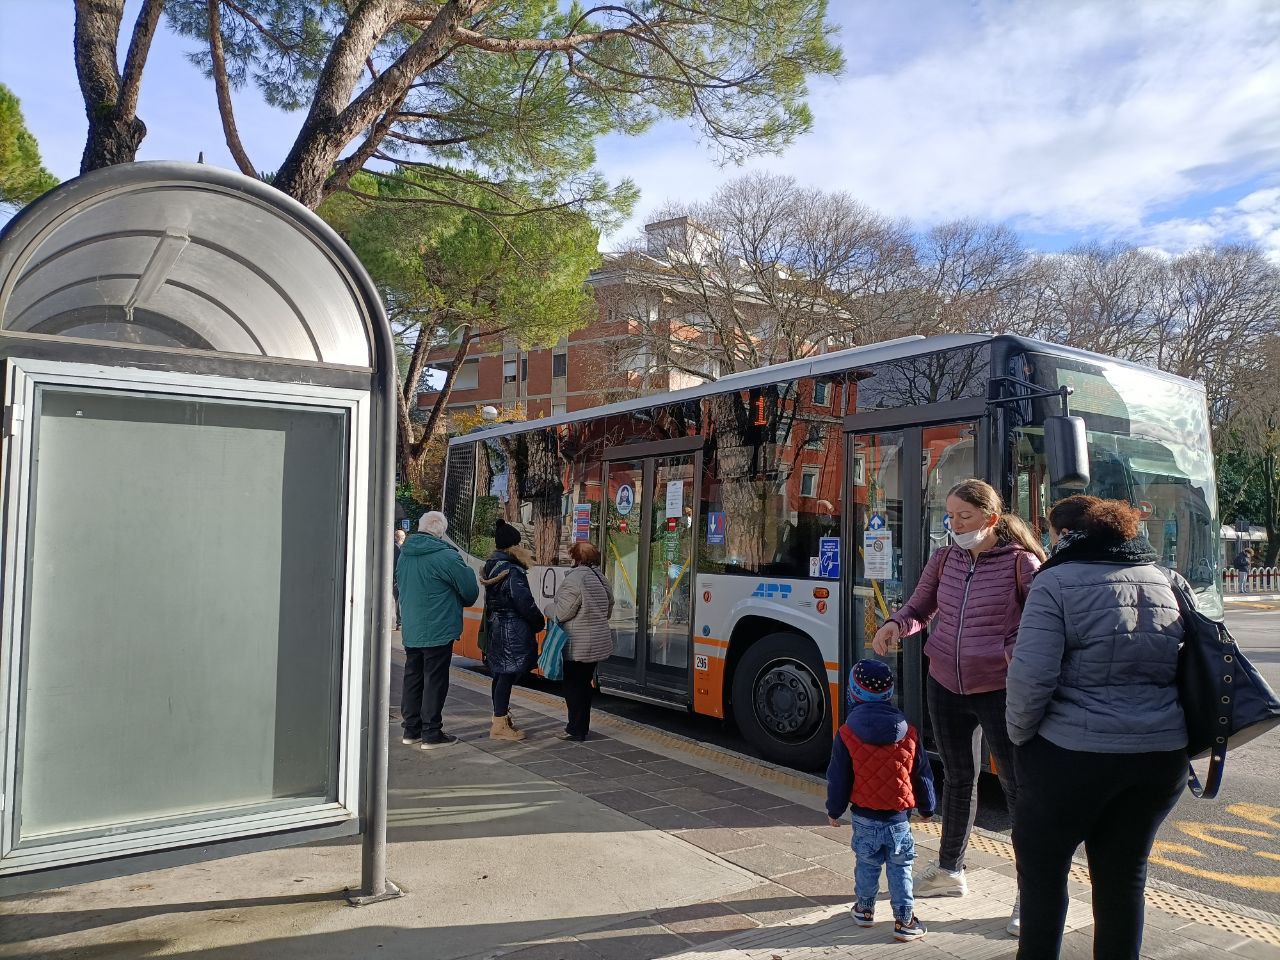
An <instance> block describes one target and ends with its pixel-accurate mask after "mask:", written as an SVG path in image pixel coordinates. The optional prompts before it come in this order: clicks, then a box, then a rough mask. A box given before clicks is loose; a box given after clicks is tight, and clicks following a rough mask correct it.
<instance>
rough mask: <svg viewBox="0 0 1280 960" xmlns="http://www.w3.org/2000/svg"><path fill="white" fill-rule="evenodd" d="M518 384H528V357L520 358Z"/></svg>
mask: <svg viewBox="0 0 1280 960" xmlns="http://www.w3.org/2000/svg"><path fill="white" fill-rule="evenodd" d="M520 382H521V383H528V382H529V358H528V357H521V358H520Z"/></svg>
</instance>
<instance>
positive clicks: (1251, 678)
mask: <svg viewBox="0 0 1280 960" xmlns="http://www.w3.org/2000/svg"><path fill="white" fill-rule="evenodd" d="M1165 576H1167V577H1169V583H1170V585H1171V586H1172V587H1173V592H1174V594H1175V595H1176V596H1177V598H1178V609H1179V611H1180V612H1181V613H1182V623H1183V627H1184V631H1185V634H1184V637H1183V641H1182V648H1181V649H1180V650H1179V651H1178V701H1179V702H1180V703H1181V704H1182V712H1183V713H1184V714H1185V715H1186V718H1187V757H1188V759H1189V761H1190V760H1198V759H1201V758H1202V757H1208V758H1209V772H1208V773H1207V774H1206V775H1205V781H1204V785H1203V786H1201V784H1200V778H1199V777H1198V776H1197V775H1196V771H1195V768H1194V767H1192V765H1191V764H1190V762H1188V763H1187V785H1188V786H1189V787H1190V789H1191V792H1192V793H1193V794H1195V796H1197V797H1203V798H1206V799H1209V800H1212V799H1213V798H1214V797H1216V796H1217V795H1218V789H1219V788H1220V787H1221V786H1222V773H1223V769H1224V768H1225V767H1226V762H1227V751H1228V750H1229V749H1231V748H1232V747H1239V746H1242V745H1243V744H1246V743H1248V742H1249V741H1250V740H1253V739H1254V738H1255V737H1259V736H1261V735H1262V734H1264V733H1266V732H1267V731H1268V730H1270V729H1271V728H1272V727H1274V726H1276V725H1277V724H1280V699H1277V698H1276V695H1275V691H1273V690H1272V689H1271V687H1270V686H1269V685H1268V683H1267V681H1266V680H1264V679H1263V677H1262V675H1261V674H1260V673H1258V670H1257V668H1256V667H1254V665H1253V664H1252V663H1250V662H1249V660H1248V658H1246V657H1245V655H1244V654H1242V653H1241V652H1240V647H1239V645H1238V644H1237V643H1236V641H1235V638H1234V637H1232V636H1231V633H1230V631H1228V630H1227V625H1226V624H1225V623H1223V622H1222V621H1220V620H1214V619H1212V618H1211V617H1207V616H1205V615H1204V614H1203V613H1201V612H1200V609H1199V607H1197V606H1196V599H1195V596H1194V595H1193V594H1192V593H1191V590H1190V588H1189V587H1188V586H1187V584H1186V581H1184V580H1183V579H1182V578H1181V577H1177V576H1172V575H1170V573H1169V571H1167V570H1166V571H1165Z"/></svg>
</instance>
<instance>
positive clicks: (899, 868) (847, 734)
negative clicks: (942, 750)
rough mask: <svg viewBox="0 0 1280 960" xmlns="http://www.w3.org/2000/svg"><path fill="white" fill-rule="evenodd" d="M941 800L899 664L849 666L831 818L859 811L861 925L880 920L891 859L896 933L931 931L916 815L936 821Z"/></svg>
mask: <svg viewBox="0 0 1280 960" xmlns="http://www.w3.org/2000/svg"><path fill="white" fill-rule="evenodd" d="M936 805H937V799H936V797H935V795H934V790H933V771H932V770H931V769H930V768H929V755H928V754H927V753H925V750H924V745H923V744H921V743H920V735H919V734H918V733H917V732H916V728H915V727H913V726H911V724H909V723H907V718H906V717H904V716H903V715H902V711H901V710H899V709H898V708H897V707H895V706H894V705H893V673H892V671H890V669H889V668H888V667H887V666H886V665H885V664H883V663H881V662H880V661H879V660H859V661H858V662H857V663H856V664H854V667H853V670H851V671H850V673H849V716H848V719H847V720H845V722H844V723H843V724H842V725H841V726H840V735H839V736H838V737H836V738H835V743H833V744H832V745H831V765H830V766H829V767H828V768H827V819H828V820H829V821H830V823H831V825H832V826H833V827H837V826H839V825H840V817H841V816H842V815H843V814H844V812H845V810H846V809H851V810H852V813H853V852H854V855H855V856H856V858H857V867H856V869H855V880H854V894H855V896H856V897H857V900H856V902H855V903H854V905H853V906H852V907H850V908H849V912H850V914H851V915H852V916H853V919H854V921H855V922H856V923H857V924H858V926H860V927H869V926H871V925H872V924H873V923H874V922H875V909H876V893H877V891H878V890H879V889H880V868H881V867H882V866H883V867H884V868H885V870H886V872H887V873H888V875H889V902H890V903H891V904H892V906H893V919H894V924H893V938H894V939H895V940H898V941H901V942H906V941H908V940H917V939H919V938H920V937H923V936H924V933H925V929H924V925H923V924H921V923H920V921H919V920H917V919H916V915H915V898H914V897H913V896H912V892H911V865H912V864H913V863H914V862H915V859H916V844H915V839H914V838H913V837H912V836H911V824H910V823H909V822H908V818H909V816H910V814H911V810H912V809H913V808H914V809H916V810H919V811H920V817H921V819H923V820H928V819H929V818H930V817H932V816H933V811H934V809H935V807H936Z"/></svg>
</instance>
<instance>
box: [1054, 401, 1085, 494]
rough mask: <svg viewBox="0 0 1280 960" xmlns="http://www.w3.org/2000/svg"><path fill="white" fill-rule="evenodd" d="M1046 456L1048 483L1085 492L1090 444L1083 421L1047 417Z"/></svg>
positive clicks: (1071, 418) (1077, 418)
mask: <svg viewBox="0 0 1280 960" xmlns="http://www.w3.org/2000/svg"><path fill="white" fill-rule="evenodd" d="M1044 452H1045V459H1046V461H1047V462H1048V464H1049V483H1050V485H1052V486H1055V487H1071V488H1079V489H1083V488H1084V487H1086V486H1088V485H1089V444H1088V441H1087V440H1086V438H1085V432H1084V420H1083V419H1081V418H1080V417H1046V418H1045V421H1044Z"/></svg>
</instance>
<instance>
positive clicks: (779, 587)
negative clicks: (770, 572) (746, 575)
mask: <svg viewBox="0 0 1280 960" xmlns="http://www.w3.org/2000/svg"><path fill="white" fill-rule="evenodd" d="M751 595H752V596H753V597H763V598H764V599H766V600H790V599H791V584H789V583H762V584H759V585H758V586H757V587H756V588H755V589H754V590H752V591H751Z"/></svg>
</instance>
